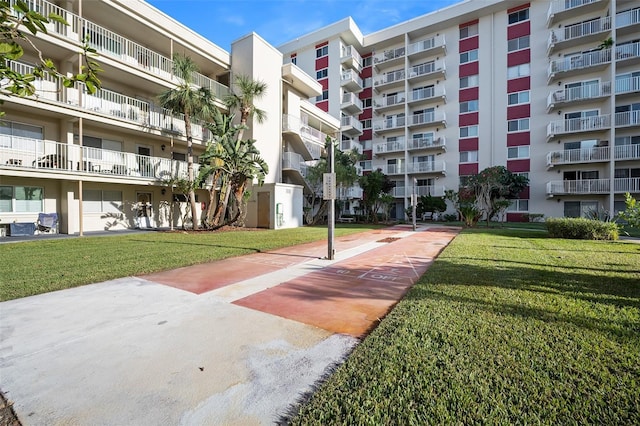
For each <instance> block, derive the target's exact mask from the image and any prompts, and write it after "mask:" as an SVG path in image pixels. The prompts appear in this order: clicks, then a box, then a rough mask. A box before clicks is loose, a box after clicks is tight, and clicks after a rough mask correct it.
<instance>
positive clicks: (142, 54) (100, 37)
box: [10, 0, 229, 99]
mask: <svg viewBox="0 0 640 426" xmlns="http://www.w3.org/2000/svg"><path fill="white" fill-rule="evenodd" d="M10 3H11V4H12V5H13V4H15V3H16V0H11V1H10ZM28 3H29V6H30V7H31V8H32V10H36V11H38V12H39V13H40V14H43V15H45V16H47V15H48V14H49V13H56V14H57V15H59V16H62V17H63V18H64V19H65V20H66V21H67V22H68V23H69V26H66V25H61V24H58V23H51V24H49V25H47V31H48V33H49V34H54V35H58V36H62V37H64V38H66V39H70V40H72V41H74V42H81V40H82V38H83V37H84V36H86V35H88V36H89V45H90V46H91V47H92V48H94V49H96V51H97V52H99V53H101V54H103V55H106V56H109V57H112V58H116V59H118V60H120V61H122V62H124V63H126V64H128V65H130V66H133V67H136V68H139V69H142V70H145V71H146V72H151V73H153V74H155V75H156V76H158V77H161V78H163V79H165V80H169V81H173V82H176V81H177V80H176V78H175V77H173V72H172V70H173V60H171V59H170V58H167V57H165V56H162V55H160V54H158V53H156V52H154V51H152V50H149V49H147V48H146V47H144V46H142V45H140V44H137V43H135V42H133V41H131V40H129V39H126V38H124V37H122V36H120V35H118V34H116V33H114V32H113V31H110V30H108V29H106V28H104V27H101V26H100V25H97V24H94V23H93V22H91V21H88V20H86V19H84V18H81V17H79V16H78V15H76V14H74V13H72V12H69V11H67V10H66V9H63V8H61V7H59V6H56V5H55V4H53V3H50V2H48V1H45V0H30V1H29V2H28ZM193 82H194V84H196V85H198V86H200V87H204V88H207V89H209V90H211V93H212V94H213V95H214V96H215V97H216V98H218V99H223V98H224V97H225V96H226V95H228V94H229V88H228V87H226V86H225V85H223V84H221V83H218V82H217V81H215V80H212V79H211V78H209V77H207V76H205V75H202V74H200V73H194V75H193Z"/></svg>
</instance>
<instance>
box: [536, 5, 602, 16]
mask: <svg viewBox="0 0 640 426" xmlns="http://www.w3.org/2000/svg"><path fill="white" fill-rule="evenodd" d="M597 1H600V0H555V1H552V2H551V4H549V10H548V11H547V19H549V18H550V17H551V16H553V15H555V14H556V13H559V12H564V11H565V10H571V9H575V8H576V7H580V6H584V5H585V4H589V3H595V2H597Z"/></svg>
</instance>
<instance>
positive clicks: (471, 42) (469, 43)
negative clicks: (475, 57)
mask: <svg viewBox="0 0 640 426" xmlns="http://www.w3.org/2000/svg"><path fill="white" fill-rule="evenodd" d="M478 46H480V37H478V36H473V37H469V38H464V39H462V40H460V41H459V42H458V49H459V50H460V53H464V52H467V51H469V50H473V49H477V48H478Z"/></svg>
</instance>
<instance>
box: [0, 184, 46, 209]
mask: <svg viewBox="0 0 640 426" xmlns="http://www.w3.org/2000/svg"><path fill="white" fill-rule="evenodd" d="M43 200H44V192H43V190H42V188H40V187H37V186H0V212H6V213H38V212H41V211H43Z"/></svg>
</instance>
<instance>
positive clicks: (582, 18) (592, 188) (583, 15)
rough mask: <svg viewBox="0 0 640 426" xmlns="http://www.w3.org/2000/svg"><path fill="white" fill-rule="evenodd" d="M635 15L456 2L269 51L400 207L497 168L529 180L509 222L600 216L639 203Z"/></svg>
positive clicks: (605, 4) (401, 212) (639, 42)
mask: <svg viewBox="0 0 640 426" xmlns="http://www.w3.org/2000/svg"><path fill="white" fill-rule="evenodd" d="M639 34H640V7H638V5H637V4H636V3H634V2H632V1H612V0H554V1H551V2H537V1H532V2H524V1H523V2H513V1H498V0H492V1H482V2H473V1H466V2H462V3H459V4H456V5H453V6H450V7H447V8H445V9H442V10H438V11H436V12H433V13H430V14H427V15H424V16H421V17H417V18H415V19H411V20H409V21H406V22H403V23H400V24H397V25H394V26H392V27H389V28H386V29H383V30H381V31H378V32H375V33H372V34H369V35H364V36H363V35H362V33H361V32H360V30H359V29H358V27H357V26H356V24H355V23H354V22H353V20H352V19H351V18H347V19H344V20H342V21H339V22H337V23H335V24H332V25H329V26H327V27H324V28H322V29H320V30H317V31H314V32H312V33H309V34H307V35H303V36H301V37H298V38H296V39H295V40H294V41H291V42H289V43H286V44H284V45H282V46H280V47H279V49H280V50H281V51H282V52H283V54H284V57H285V61H290V62H292V63H295V64H297V65H298V66H299V67H301V68H302V69H303V70H304V71H306V72H307V73H309V74H310V75H312V76H313V75H315V76H316V79H317V80H318V82H320V83H321V84H322V88H323V93H322V95H321V96H319V97H318V98H316V100H315V103H316V105H317V106H318V107H319V108H321V109H323V110H325V111H327V112H328V113H330V114H331V115H333V116H335V117H340V119H341V131H342V144H343V146H342V147H343V149H345V148H351V147H353V146H356V147H359V149H361V150H362V152H363V154H364V160H363V161H362V167H363V169H364V171H365V172H366V171H370V170H375V169H381V170H382V171H383V172H384V173H386V174H387V175H389V176H390V177H391V179H392V180H393V181H394V182H395V184H396V187H395V188H394V192H393V195H394V196H395V197H396V200H397V202H396V208H395V209H394V212H393V214H394V216H395V217H397V218H404V217H405V209H406V208H407V207H408V206H409V205H410V202H411V201H410V200H411V198H410V197H411V195H412V194H413V193H416V194H418V195H424V194H431V195H436V196H439V195H443V193H444V191H445V189H453V190H457V189H458V188H459V186H460V185H464V183H465V180H466V178H467V177H468V176H470V175H474V174H476V173H478V172H479V171H481V170H483V169H485V168H487V167H491V166H496V165H502V166H506V167H507V169H509V170H510V171H512V172H514V173H521V174H525V175H527V176H528V178H529V181H530V185H529V188H527V189H526V190H524V191H523V192H522V193H521V194H520V196H519V198H518V199H517V200H514V202H513V203H512V205H511V207H510V209H509V211H508V213H507V219H509V220H522V219H523V218H525V217H526V216H524V215H525V214H527V213H530V214H533V213H538V214H539V213H542V214H544V215H546V216H581V215H582V216H585V215H591V214H594V213H595V212H597V213H598V214H600V215H603V214H605V213H609V214H611V213H612V212H615V211H618V210H621V209H624V201H623V196H624V193H625V192H630V193H632V195H634V196H636V197H637V196H638V194H640V38H639Z"/></svg>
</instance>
